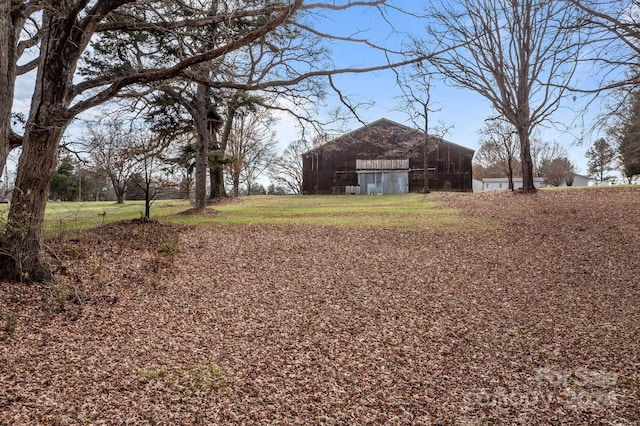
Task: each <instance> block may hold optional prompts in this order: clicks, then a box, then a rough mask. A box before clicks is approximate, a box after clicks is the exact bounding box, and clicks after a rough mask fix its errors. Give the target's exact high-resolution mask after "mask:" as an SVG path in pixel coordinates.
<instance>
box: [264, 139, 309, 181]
mask: <svg viewBox="0 0 640 426" xmlns="http://www.w3.org/2000/svg"><path fill="white" fill-rule="evenodd" d="M311 147H312V145H311V144H310V143H309V142H307V141H305V140H304V139H298V140H295V141H293V142H291V143H290V144H289V145H288V146H287V148H286V149H285V150H284V151H283V152H282V154H281V155H279V156H278V157H276V159H275V161H274V162H273V165H272V166H271V171H270V175H271V179H272V180H273V181H275V182H276V183H277V184H278V185H281V186H282V187H284V188H286V189H287V191H288V192H291V193H293V194H300V193H302V154H304V153H305V152H307V151H308V150H310V149H311Z"/></svg>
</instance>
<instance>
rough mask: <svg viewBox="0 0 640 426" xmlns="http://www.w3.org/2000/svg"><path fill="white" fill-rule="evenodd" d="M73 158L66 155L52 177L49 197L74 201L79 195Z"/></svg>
mask: <svg viewBox="0 0 640 426" xmlns="http://www.w3.org/2000/svg"><path fill="white" fill-rule="evenodd" d="M73 169H74V167H73V159H72V158H71V156H70V155H65V156H64V157H62V158H61V159H60V162H59V163H58V168H57V169H56V171H55V173H54V175H53V178H52V179H51V187H50V188H49V197H50V198H53V199H55V200H60V201H73V200H75V199H76V197H77V196H78V179H77V178H76V176H75V174H74V173H73Z"/></svg>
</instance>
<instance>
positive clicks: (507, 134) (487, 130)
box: [475, 118, 519, 191]
mask: <svg viewBox="0 0 640 426" xmlns="http://www.w3.org/2000/svg"><path fill="white" fill-rule="evenodd" d="M517 151H519V143H518V137H517V135H516V132H515V129H514V128H513V126H512V125H511V124H510V123H508V122H506V121H504V120H502V119H500V118H492V119H490V120H487V121H486V122H485V126H484V127H483V128H482V129H481V130H480V149H479V150H478V151H477V152H476V156H475V161H476V163H478V164H480V165H482V166H483V167H484V168H497V169H498V170H500V171H501V172H502V173H503V174H504V175H506V176H507V178H508V179H509V189H510V190H512V191H513V190H514V185H513V177H514V168H515V165H516V163H517V159H516V153H517Z"/></svg>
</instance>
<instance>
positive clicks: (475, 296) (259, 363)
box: [0, 188, 640, 425]
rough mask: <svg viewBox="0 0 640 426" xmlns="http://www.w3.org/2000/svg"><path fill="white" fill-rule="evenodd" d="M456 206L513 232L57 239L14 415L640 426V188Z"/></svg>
mask: <svg viewBox="0 0 640 426" xmlns="http://www.w3.org/2000/svg"><path fill="white" fill-rule="evenodd" d="M437 199H438V200H439V201H440V203H441V205H442V207H446V208H457V209H461V210H462V213H461V214H463V215H466V216H467V217H469V218H470V220H471V218H478V217H480V218H482V219H483V220H486V219H489V220H490V221H491V223H493V224H494V226H489V227H483V228H482V229H477V230H473V229H464V231H459V232H456V231H452V230H450V229H448V230H446V231H438V230H433V229H431V230H428V229H427V230H424V231H420V230H416V229H412V230H402V229H401V228H395V229H386V230H385V229H366V228H344V227H322V226H300V225H298V226H293V225H291V226H287V225H246V226H216V227H209V228H201V227H200V228H178V227H175V226H168V225H160V224H145V225H140V224H138V225H131V224H117V225H109V226H105V227H103V228H101V229H99V230H94V231H91V232H86V233H84V234H82V236H81V238H79V239H78V240H77V241H70V242H67V243H64V244H57V243H54V242H52V243H51V249H52V252H53V253H54V254H55V257H56V258H57V259H54V261H55V262H54V263H56V264H57V265H58V267H59V278H58V279H57V281H56V282H55V283H52V284H50V285H47V286H39V285H26V284H4V283H3V284H2V285H0V315H1V317H2V318H1V323H0V327H2V331H0V424H3V425H4V424H6V425H14V424H46V425H51V424H286V425H290V424H328V425H342V424H394V425H395V424H425V425H430V424H442V425H448V424H456V425H484V424H509V425H511V424H522V425H531V424H605V425H606V424H609V425H634V424H638V423H640V256H639V255H638V249H639V247H640V190H638V189H637V188H624V189H606V190H604V189H603V190H573V191H545V192H540V193H538V194H536V195H533V196H524V195H516V194H510V193H486V194H476V195H470V194H443V195H438V196H437ZM474 220H475V219H474Z"/></svg>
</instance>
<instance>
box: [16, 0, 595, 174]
mask: <svg viewBox="0 0 640 426" xmlns="http://www.w3.org/2000/svg"><path fill="white" fill-rule="evenodd" d="M391 4H393V5H396V6H399V7H402V8H403V10H406V11H410V12H415V13H420V12H421V8H422V7H421V4H422V2H421V1H414V0H395V1H392V2H391ZM323 15H324V17H321V18H318V20H317V21H316V23H317V25H318V27H319V28H321V29H322V30H323V31H325V32H327V33H332V34H339V35H341V36H356V37H360V38H368V39H370V40H372V41H373V42H375V43H377V44H380V45H384V46H387V47H398V46H399V44H400V43H402V40H406V37H407V34H420V33H421V32H422V30H423V26H424V21H423V20H421V19H418V18H414V17H410V16H408V15H406V14H402V13H399V12H393V13H392V14H391V15H389V19H390V20H391V24H392V25H393V26H394V28H393V29H392V28H391V27H390V26H389V23H388V22H385V21H384V20H383V19H382V18H381V17H380V15H379V14H378V13H377V12H375V11H374V10H368V9H366V8H354V9H352V10H348V11H340V12H332V13H327V12H324V13H323ZM393 30H396V31H398V32H399V34H398V33H394V31H393ZM332 50H333V56H332V60H333V62H334V64H335V66H336V67H338V68H339V67H368V66H374V65H380V64H383V63H384V62H385V58H384V56H383V55H382V54H381V53H380V52H376V51H375V50H372V49H370V48H367V47H364V46H363V45H361V44H354V43H334V44H333V46H332ZM33 77H34V73H30V74H28V75H26V76H22V77H20V79H19V80H18V84H17V86H16V97H15V100H14V111H22V112H27V111H28V106H29V101H30V98H31V95H32V81H33ZM334 81H335V83H336V85H337V86H338V87H339V88H340V90H341V91H342V92H343V93H344V94H345V95H349V96H350V97H351V98H352V99H353V100H354V101H355V103H358V102H359V101H361V102H365V103H369V102H370V103H371V105H370V106H369V107H367V108H364V109H359V110H358V114H359V115H360V117H361V118H362V119H363V120H364V121H365V122H372V121H375V120H378V119H380V118H383V117H384V118H388V119H390V120H394V121H397V122H399V123H402V124H406V125H410V126H411V123H410V121H409V120H408V116H407V114H406V113H404V112H403V111H401V110H399V106H400V104H401V100H400V99H399V97H400V95H401V91H400V89H399V88H398V87H397V86H396V83H395V74H394V73H393V72H392V71H390V70H387V71H378V72H374V73H370V74H346V75H340V76H337V77H335V79H334ZM431 99H432V101H431V104H432V106H433V109H435V110H437V111H435V112H433V113H432V114H431V115H430V122H431V123H438V122H443V123H444V124H445V125H446V126H447V127H448V128H449V132H448V133H447V134H446V135H445V138H446V139H448V140H450V141H452V142H455V143H457V144H460V145H464V146H467V147H469V148H472V149H478V147H479V145H478V131H479V130H480V128H481V127H482V126H483V124H484V120H485V119H486V118H487V117H488V116H489V115H490V114H491V108H490V105H489V103H488V101H486V100H485V99H483V98H482V97H481V96H479V95H477V94H476V93H474V92H473V91H471V90H468V89H460V88H453V87H449V86H447V85H446V84H445V82H442V81H438V80H434V82H433V86H432V91H431ZM327 101H328V102H329V104H330V106H337V105H339V102H338V100H337V98H335V97H329V98H328V100H327ZM569 103H571V102H569ZM594 105H595V108H592V111H591V112H590V113H589V114H588V115H587V118H585V120H584V123H585V125H586V126H587V127H586V128H580V127H579V126H578V127H576V128H574V129H573V130H572V131H571V132H565V131H559V130H557V129H555V128H553V127H549V128H541V129H540V131H541V136H542V137H543V139H545V140H548V141H550V142H552V141H557V142H559V143H560V144H561V145H563V146H564V147H565V148H566V149H567V150H568V152H569V157H570V158H569V159H570V160H571V161H572V162H573V163H574V164H575V165H576V167H577V171H578V173H583V174H585V173H586V159H585V157H584V152H585V151H586V150H587V149H588V148H589V145H590V144H591V143H592V142H593V141H594V140H595V139H597V138H598V137H600V136H601V135H599V134H594V135H590V134H588V135H587V138H586V139H585V141H584V142H583V143H582V144H581V145H577V144H576V142H577V140H578V137H579V136H580V135H581V134H582V133H583V132H584V131H585V130H588V126H590V125H591V120H592V117H593V115H594V113H596V112H597V105H598V103H595V104H594ZM556 118H557V119H558V121H561V122H563V123H571V122H574V121H576V113H575V112H572V111H560V112H559V113H558V114H557V115H556ZM580 121H581V120H577V122H578V123H579V122H580ZM360 126H361V124H360V123H358V122H357V121H356V120H352V121H351V122H350V123H349V124H348V125H347V126H346V128H345V130H352V129H355V128H357V127H360ZM81 132H82V129H81V127H80V126H79V125H77V124H76V125H72V126H71V127H70V130H69V132H68V136H67V137H68V138H71V139H72V138H73V137H76V136H77V135H78V134H80V133H81ZM276 132H277V138H278V140H279V145H280V147H281V148H284V147H285V146H286V145H287V144H288V143H289V142H291V141H293V140H294V139H296V138H297V137H298V133H299V130H298V129H297V128H296V126H295V123H294V121H293V120H292V119H290V118H287V117H282V118H281V119H280V120H279V122H278V126H277V128H276Z"/></svg>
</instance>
